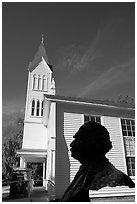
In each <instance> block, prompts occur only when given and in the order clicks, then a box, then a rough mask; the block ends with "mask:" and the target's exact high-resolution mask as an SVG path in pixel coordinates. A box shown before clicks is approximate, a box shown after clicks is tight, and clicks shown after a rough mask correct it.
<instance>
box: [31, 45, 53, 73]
mask: <svg viewBox="0 0 137 204" xmlns="http://www.w3.org/2000/svg"><path fill="white" fill-rule="evenodd" d="M42 57H43V58H44V60H45V61H46V63H47V64H48V65H49V67H50V69H51V71H53V70H52V66H51V65H50V64H49V61H48V57H47V53H46V50H45V47H44V43H43V42H41V44H40V46H39V48H38V51H37V52H36V54H35V56H34V59H33V61H32V62H30V63H29V66H28V70H29V71H33V70H34V69H35V68H36V66H37V65H38V64H39V63H40V62H41V61H42Z"/></svg>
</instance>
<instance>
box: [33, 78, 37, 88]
mask: <svg viewBox="0 0 137 204" xmlns="http://www.w3.org/2000/svg"><path fill="white" fill-rule="evenodd" d="M36 83H37V77H36V75H34V76H33V89H34V90H36Z"/></svg>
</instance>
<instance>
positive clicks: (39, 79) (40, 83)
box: [38, 76, 42, 90]
mask: <svg viewBox="0 0 137 204" xmlns="http://www.w3.org/2000/svg"><path fill="white" fill-rule="evenodd" d="M41 89H42V78H41V76H38V90H41Z"/></svg>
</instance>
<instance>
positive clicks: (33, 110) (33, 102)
mask: <svg viewBox="0 0 137 204" xmlns="http://www.w3.org/2000/svg"><path fill="white" fill-rule="evenodd" d="M34 112H35V101H34V100H33V101H32V106H31V115H34Z"/></svg>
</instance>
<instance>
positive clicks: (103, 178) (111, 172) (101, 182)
mask: <svg viewBox="0 0 137 204" xmlns="http://www.w3.org/2000/svg"><path fill="white" fill-rule="evenodd" d="M106 186H108V187H116V186H128V187H129V188H134V187H135V184H134V182H133V181H132V179H131V178H130V177H129V176H127V175H126V174H124V173H123V172H121V171H120V170H118V169H116V168H115V167H114V166H113V165H112V164H111V163H110V162H108V164H107V165H106V167H105V168H104V169H103V170H102V171H100V172H98V173H97V174H96V175H95V176H94V178H93V180H92V183H91V186H90V189H91V190H99V189H101V188H103V187H106Z"/></svg>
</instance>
